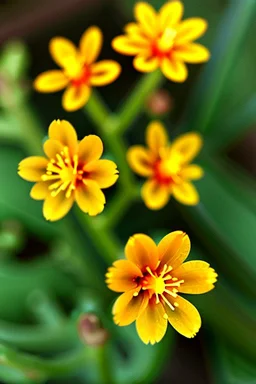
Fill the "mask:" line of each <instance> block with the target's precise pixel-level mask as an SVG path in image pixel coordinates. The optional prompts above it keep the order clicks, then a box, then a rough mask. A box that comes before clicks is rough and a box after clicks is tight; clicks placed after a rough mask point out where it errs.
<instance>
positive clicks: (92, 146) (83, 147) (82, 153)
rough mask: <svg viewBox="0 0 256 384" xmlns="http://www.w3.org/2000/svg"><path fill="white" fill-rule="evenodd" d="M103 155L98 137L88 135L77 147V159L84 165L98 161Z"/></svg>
mask: <svg viewBox="0 0 256 384" xmlns="http://www.w3.org/2000/svg"><path fill="white" fill-rule="evenodd" d="M102 153H103V143H102V141H101V139H100V138H99V136H96V135H88V136H85V137H84V138H83V140H81V141H80V143H79V145H78V158H79V160H81V161H83V162H84V163H89V162H90V161H95V160H99V158H100V157H101V155H102Z"/></svg>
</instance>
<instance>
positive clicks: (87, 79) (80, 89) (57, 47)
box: [34, 27, 121, 111]
mask: <svg viewBox="0 0 256 384" xmlns="http://www.w3.org/2000/svg"><path fill="white" fill-rule="evenodd" d="M102 40H103V37H102V32H101V30H100V29H99V28H97V27H90V28H88V29H87V30H86V31H85V32H84V34H83V35H82V37H81V39H80V43H79V49H77V48H76V47H75V45H74V44H73V43H72V42H71V41H69V40H68V39H65V38H64V37H54V38H53V39H52V40H51V41H50V45H49V49H50V53H51V56H52V58H53V59H54V60H55V62H56V63H57V64H58V65H59V66H60V67H61V70H51V71H47V72H44V73H41V74H40V75H39V76H38V77H37V78H36V79H35V81H34V87H35V89H36V90H37V91H39V92H46V93H48V92H56V91H60V90H62V89H64V88H66V87H67V89H66V91H65V92H64V94H63V98H62V106H63V108H64V109H65V110H66V111H76V110H77V109H79V108H82V107H83V106H84V105H85V104H86V103H87V101H88V99H89V97H90V94H91V87H93V86H96V87H99V86H103V85H107V84H110V83H112V82H113V81H114V80H116V78H117V77H118V76H119V74H120V72H121V66H120V65H119V64H118V63H117V62H116V61H113V60H103V61H99V62H97V63H95V61H96V60H97V58H98V56H99V53H100V51H101V47H102Z"/></svg>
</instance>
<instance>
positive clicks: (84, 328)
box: [78, 313, 108, 347]
mask: <svg viewBox="0 0 256 384" xmlns="http://www.w3.org/2000/svg"><path fill="white" fill-rule="evenodd" d="M78 333H79V335H80V339H81V340H82V341H83V342H84V343H85V344H87V345H90V346H92V347H99V346H101V345H104V344H105V343H106V341H107V339H108V332H107V330H106V329H105V328H103V327H102V325H101V324H100V321H99V318H98V317H97V316H96V315H94V314H93V313H87V314H83V315H81V316H80V318H79V319H78Z"/></svg>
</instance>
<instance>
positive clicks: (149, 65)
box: [133, 54, 159, 73]
mask: <svg viewBox="0 0 256 384" xmlns="http://www.w3.org/2000/svg"><path fill="white" fill-rule="evenodd" d="M133 66H134V68H135V69H136V70H137V71H139V72H144V73H147V72H153V71H155V70H156V69H157V68H158V67H159V60H158V58H157V57H152V56H148V55H145V54H144V55H143V54H142V55H138V56H136V57H135V58H134V59H133Z"/></svg>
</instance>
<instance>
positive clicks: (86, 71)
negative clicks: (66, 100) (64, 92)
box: [72, 66, 92, 87]
mask: <svg viewBox="0 0 256 384" xmlns="http://www.w3.org/2000/svg"><path fill="white" fill-rule="evenodd" d="M91 74H92V73H91V70H90V68H89V67H88V66H84V67H83V69H82V70H81V72H80V74H79V76H78V77H77V78H75V79H73V80H72V85H73V86H75V87H80V86H81V85H83V84H88V82H89V80H90V77H91Z"/></svg>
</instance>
